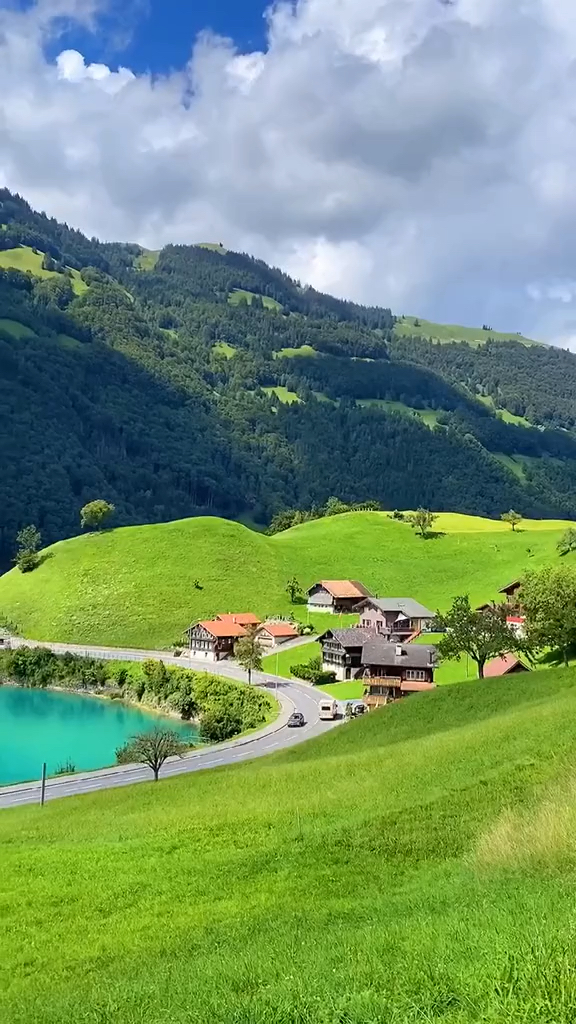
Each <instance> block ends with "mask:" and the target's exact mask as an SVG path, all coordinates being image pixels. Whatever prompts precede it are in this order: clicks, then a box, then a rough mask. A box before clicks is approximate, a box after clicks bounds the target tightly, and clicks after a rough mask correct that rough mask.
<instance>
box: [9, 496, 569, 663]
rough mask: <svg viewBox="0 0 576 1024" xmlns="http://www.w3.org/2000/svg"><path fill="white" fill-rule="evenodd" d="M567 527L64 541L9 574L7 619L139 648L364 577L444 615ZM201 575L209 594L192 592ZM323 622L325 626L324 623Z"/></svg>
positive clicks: (523, 563)
mask: <svg viewBox="0 0 576 1024" xmlns="http://www.w3.org/2000/svg"><path fill="white" fill-rule="evenodd" d="M567 525H568V524H566V523H561V522H552V521H549V520H543V521H539V522H528V521H527V522H525V523H523V524H522V530H521V532H519V533H512V532H511V530H510V528H509V527H507V526H505V525H504V524H503V523H500V522H494V521H492V520H487V519H478V518H475V517H470V516H460V515H454V514H450V513H444V514H442V515H440V516H439V518H438V520H437V522H436V524H435V528H436V531H437V532H438V533H439V534H440V535H439V536H435V537H433V538H431V539H429V540H426V541H424V540H422V538H420V537H418V536H416V534H415V533H414V531H413V530H411V529H410V527H409V526H408V525H407V524H406V523H401V522H397V521H395V520H393V519H391V518H390V517H389V516H388V515H386V514H383V513H378V512H353V513H348V514H346V515H342V516H334V517H331V518H327V519H319V520H316V521H313V522H309V523H304V524H303V525H301V526H297V527H294V528H293V529H291V530H287V531H286V532H285V533H280V534H276V535H275V536H273V537H268V536H265V535H264V534H260V533H256V532H254V531H252V530H250V529H248V528H247V527H245V526H242V525H240V524H239V523H233V522H228V521H226V520H222V519H215V518H197V519H185V520H182V521H180V522H174V523H167V524H160V525H154V526H136V527H129V528H125V529H118V530H111V531H108V532H105V533H102V534H90V535H88V536H84V537H77V538H74V539H73V540H69V541H63V542H60V543H58V544H55V545H54V546H53V547H52V548H50V549H48V551H47V552H46V558H45V559H44V561H43V564H42V565H41V566H40V567H39V568H38V569H37V570H36V571H35V572H33V573H28V574H22V573H20V572H19V571H18V570H15V569H14V570H12V571H11V572H10V573H8V574H6V575H4V576H2V577H1V578H0V609H1V612H2V615H3V616H4V617H6V618H7V619H9V620H10V621H11V622H13V623H15V624H16V625H17V626H18V627H19V628H20V630H21V631H22V632H23V633H24V634H25V635H26V636H29V637H32V638H35V639H39V640H62V641H64V640H68V641H78V642H84V641H86V642H89V641H90V642H93V643H100V644H112V645H118V646H120V645H124V644H128V645H134V646H138V647H148V648H150V647H164V646H167V645H170V644H172V643H175V642H179V640H180V637H181V633H182V631H183V630H184V629H185V628H186V627H187V626H188V625H189V624H190V622H191V621H193V620H195V619H198V618H204V617H209V616H211V615H214V614H217V613H218V612H235V611H236V612H238V611H253V612H256V613H257V614H259V615H261V616H265V615H269V614H272V613H279V612H284V613H286V612H290V611H291V610H293V611H295V613H296V614H297V615H298V616H299V617H300V618H302V619H304V620H305V619H306V607H305V605H296V606H294V607H293V606H291V605H290V603H289V599H288V597H287V595H286V592H285V588H286V582H287V580H288V579H290V578H291V577H293V576H296V578H297V579H298V580H299V582H300V584H301V585H302V587H304V588H307V587H309V586H310V585H311V584H312V583H313V582H315V581H316V580H317V579H340V578H351V579H359V580H362V581H363V582H364V583H365V584H366V586H367V587H368V588H369V589H370V590H371V591H372V592H373V593H375V594H380V595H385V594H388V595H391V596H411V597H414V598H416V599H417V600H419V601H421V602H422V603H423V604H425V605H427V606H428V607H431V608H432V609H433V610H435V609H436V608H441V609H442V608H446V607H447V606H448V604H449V603H450V601H451V599H452V598H453V597H454V596H455V595H457V594H461V593H469V594H470V597H471V600H472V601H473V602H476V603H480V602H481V601H485V600H489V599H491V598H493V597H494V595H495V593H496V591H497V590H498V589H499V588H500V587H502V586H504V585H505V584H506V583H508V582H509V581H510V580H511V579H514V578H516V577H517V576H518V575H519V574H520V573H521V572H522V571H524V570H525V569H526V568H527V567H528V566H530V567H531V568H535V567H537V566H540V565H543V564H546V563H547V562H549V561H551V560H554V559H557V557H558V556H557V554H556V543H557V541H558V538H559V537H560V535H561V533H562V532H563V530H564V529H565V528H566V526H567ZM195 580H198V581H199V583H200V587H201V589H199V590H198V589H195V588H194V586H193V582H194V581H195ZM325 621H326V619H325V617H320V622H319V624H321V623H322V622H325Z"/></svg>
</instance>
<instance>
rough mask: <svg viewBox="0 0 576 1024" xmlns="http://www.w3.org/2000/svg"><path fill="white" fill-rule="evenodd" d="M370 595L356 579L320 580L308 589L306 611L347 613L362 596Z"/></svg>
mask: <svg viewBox="0 0 576 1024" xmlns="http://www.w3.org/2000/svg"><path fill="white" fill-rule="evenodd" d="M371 596H372V595H371V594H370V591H369V590H367V588H366V587H365V586H364V584H363V583H360V582H359V581H358V580H320V582H319V583H315V584H314V585H313V586H312V587H310V589H309V591H308V611H310V612H331V613H332V614H335V615H339V614H341V613H344V614H348V613H350V612H354V611H355V609H356V607H357V605H358V604H359V603H360V601H362V599H363V598H365V597H371Z"/></svg>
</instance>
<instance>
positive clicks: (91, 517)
mask: <svg viewBox="0 0 576 1024" xmlns="http://www.w3.org/2000/svg"><path fill="white" fill-rule="evenodd" d="M114 512H115V508H114V505H111V504H110V502H109V501H104V500H103V499H102V498H98V499H97V500H96V501H89V502H88V504H87V505H84V508H83V509H81V510H80V523H81V526H82V529H83V530H86V529H88V530H101V529H102V527H103V525H104V523H105V522H106V521H107V520H108V519H110V516H112V515H113V513H114Z"/></svg>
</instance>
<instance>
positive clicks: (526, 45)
mask: <svg viewBox="0 0 576 1024" xmlns="http://www.w3.org/2000/svg"><path fill="white" fill-rule="evenodd" d="M97 6H98V0H41V2H39V3H38V4H37V5H36V7H33V8H32V9H31V10H29V11H28V12H25V13H18V12H15V11H6V10H0V96H1V99H0V181H1V182H2V183H4V184H7V185H8V186H9V187H12V188H15V189H18V190H19V191H20V192H22V193H23V194H24V195H26V196H27V197H28V198H29V199H30V201H31V202H33V203H34V204H35V205H37V206H40V207H41V208H46V209H47V210H48V211H49V212H50V213H52V214H54V215H56V216H59V217H63V218H65V219H66V220H68V221H69V222H73V223H76V224H78V225H79V226H80V227H82V228H83V229H84V230H85V231H87V232H88V233H89V234H92V233H95V234H100V235H102V236H104V237H107V238H126V239H131V240H140V241H142V242H143V243H144V244H149V245H152V246H158V245H162V244H164V243H165V242H167V241H170V240H175V241H188V242H191V241H196V240H200V239H216V240H218V241H220V240H221V241H225V242H226V244H227V245H229V246H231V247H234V248H240V249H245V250H248V251H252V252H254V253H256V254H258V255H261V256H263V257H264V258H266V259H269V260H271V261H273V262H275V263H277V264H281V265H284V266H286V267H287V268H288V269H290V270H291V271H292V272H294V273H295V274H297V275H298V276H299V277H301V278H302V279H303V280H307V281H310V282H311V283H314V284H316V285H318V286H320V287H324V288H326V289H330V290H333V291H334V292H336V293H339V294H343V295H349V296H351V297H354V298H357V299H360V300H362V301H369V302H375V303H381V304H391V305H392V306H393V308H395V309H396V310H397V311H398V312H415V313H420V314H421V315H424V316H429V317H431V318H434V317H436V318H442V319H450V320H458V319H461V320H465V321H469V322H473V323H474V322H476V323H481V322H490V323H494V325H495V326H496V325H499V326H501V327H503V328H507V329H510V330H523V331H524V332H527V333H530V332H532V333H538V334H540V335H541V336H542V335H543V336H549V337H551V338H552V339H561V338H563V337H572V334H573V325H572V323H571V322H570V318H572V314H573V307H574V304H575V303H576V288H575V287H574V285H573V279H574V275H575V273H576V190H574V188H573V184H572V183H573V181H574V179H575V176H576V131H575V128H574V126H575V124H576V88H575V86H576V70H575V69H576V61H575V60H574V58H575V57H576V15H575V13H574V8H573V0H525V2H523V3H522V4H520V3H504V2H502V0H455V2H454V3H453V4H446V3H443V2H441V0H300V2H299V3H296V4H295V5H293V4H291V3H280V4H279V5H277V6H276V7H275V8H272V9H271V10H270V12H269V16H268V24H269V38H268V46H267V49H266V52H264V53H259V52H258V53H253V54H239V53H237V52H236V51H235V50H234V48H233V46H232V44H231V43H230V42H229V41H226V40H222V39H218V38H216V37H214V36H211V35H208V34H207V35H203V36H201V37H200V38H199V40H197V41H196V43H195V45H194V49H193V51H192V44H193V43H194V41H193V40H191V59H190V62H189V64H188V66H187V67H185V68H183V69H181V71H179V72H174V73H171V74H168V75H166V76H164V77H161V76H159V77H155V78H153V77H151V76H149V75H134V74H133V73H132V72H131V71H130V70H129V69H126V68H122V67H120V68H118V69H111V68H109V67H107V66H106V65H104V64H87V63H86V61H85V60H84V57H83V56H82V54H80V53H77V52H76V51H73V50H64V51H63V52H62V53H61V54H60V56H59V57H58V59H57V60H56V62H55V63H50V62H49V61H48V60H47V59H46V58H45V56H44V44H45V41H46V38H47V36H48V35H49V34H50V33H54V32H55V31H56V30H57V26H58V25H60V24H61V19H62V18H67V19H71V18H78V19H82V20H83V21H84V22H85V23H87V24H90V23H94V21H95V16H96V13H97ZM574 312H576V311H574Z"/></svg>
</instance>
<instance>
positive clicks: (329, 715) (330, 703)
mask: <svg viewBox="0 0 576 1024" xmlns="http://www.w3.org/2000/svg"><path fill="white" fill-rule="evenodd" d="M320 718H321V720H322V721H323V722H333V721H334V719H335V718H338V701H336V700H330V698H329V697H327V698H326V700H321V701H320Z"/></svg>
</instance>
